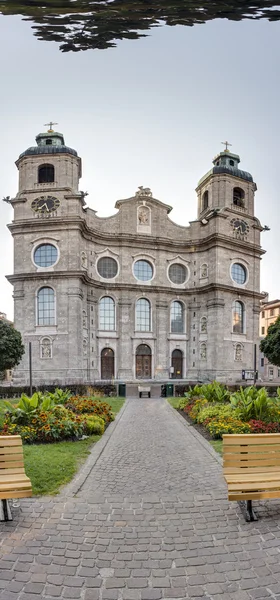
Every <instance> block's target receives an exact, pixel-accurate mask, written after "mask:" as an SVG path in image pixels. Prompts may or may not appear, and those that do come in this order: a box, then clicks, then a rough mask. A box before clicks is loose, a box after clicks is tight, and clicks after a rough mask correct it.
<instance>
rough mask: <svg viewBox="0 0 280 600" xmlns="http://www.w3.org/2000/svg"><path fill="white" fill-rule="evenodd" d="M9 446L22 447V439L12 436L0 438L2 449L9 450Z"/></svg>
mask: <svg viewBox="0 0 280 600" xmlns="http://www.w3.org/2000/svg"><path fill="white" fill-rule="evenodd" d="M9 446H22V439H21V437H20V436H18V435H10V436H8V435H7V436H6V437H3V436H1V437H0V448H7V447H9Z"/></svg>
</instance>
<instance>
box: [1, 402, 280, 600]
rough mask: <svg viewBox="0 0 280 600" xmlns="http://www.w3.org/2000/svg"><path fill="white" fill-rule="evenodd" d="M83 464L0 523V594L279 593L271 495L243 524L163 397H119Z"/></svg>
mask: <svg viewBox="0 0 280 600" xmlns="http://www.w3.org/2000/svg"><path fill="white" fill-rule="evenodd" d="M107 433H109V434H110V429H109V432H107ZM99 448H101V446H99ZM97 449H98V445H97V446H96V447H95V451H96V450H97ZM90 461H91V459H89V463H88V468H87V471H85V472H86V473H87V478H86V480H85V481H84V483H83V484H79V486H78V487H79V488H80V489H79V491H77V490H76V493H74V491H75V485H74V487H73V485H72V487H71V486H70V487H68V488H66V489H65V490H64V491H63V493H62V494H61V495H60V496H57V497H55V498H33V499H24V500H22V501H21V510H20V511H19V510H17V511H16V512H17V514H15V518H14V521H13V522H10V523H5V524H3V523H2V524H0V532H1V533H0V556H1V559H0V599H1V600H39V599H40V600H41V599H43V600H57V598H61V599H66V600H67V599H74V600H80V599H82V600H161V599H165V600H167V599H173V598H177V599H180V598H181V599H183V598H207V599H208V600H251V599H253V600H255V599H258V600H267V599H268V598H273V599H274V600H280V502H279V501H272V502H267V503H263V504H262V505H261V507H260V506H258V508H260V516H261V518H260V520H259V521H258V522H257V523H246V522H245V521H244V518H243V516H242V514H241V513H240V509H239V507H238V505H237V504H236V503H234V502H232V503H229V502H228V501H227V494H226V487H225V484H224V481H223V477H222V470H221V465H220V462H219V461H218V460H217V459H216V458H215V454H214V453H213V451H212V450H211V448H210V447H209V446H208V443H207V442H205V440H200V438H199V436H198V434H197V433H196V432H193V428H192V427H190V426H188V425H187V424H186V423H185V422H183V421H182V420H181V417H178V416H177V414H176V413H175V412H174V411H173V410H172V409H171V408H170V407H169V406H168V405H167V403H166V402H165V400H163V399H158V400H156V399H143V400H129V401H127V403H126V405H125V409H124V411H123V412H122V414H121V417H120V418H119V420H118V422H117V424H116V427H115V429H114V430H113V433H112V435H111V437H109V441H108V443H107V445H106V446H105V448H103V449H102V452H101V454H100V456H99V458H98V460H97V462H96V463H95V465H94V466H93V467H92V469H91V470H90V469H89V466H90V464H91V463H90ZM14 512H15V511H14Z"/></svg>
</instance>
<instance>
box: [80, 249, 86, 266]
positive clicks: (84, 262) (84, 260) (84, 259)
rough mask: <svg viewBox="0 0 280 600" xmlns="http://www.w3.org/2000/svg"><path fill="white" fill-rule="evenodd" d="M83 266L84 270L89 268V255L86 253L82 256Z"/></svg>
mask: <svg viewBox="0 0 280 600" xmlns="http://www.w3.org/2000/svg"><path fill="white" fill-rule="evenodd" d="M81 265H82V269H86V268H87V255H86V253H85V252H82V254H81Z"/></svg>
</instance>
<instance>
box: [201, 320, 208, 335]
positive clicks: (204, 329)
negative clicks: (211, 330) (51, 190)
mask: <svg viewBox="0 0 280 600" xmlns="http://www.w3.org/2000/svg"><path fill="white" fill-rule="evenodd" d="M200 331H201V333H207V319H206V317H202V319H201V324H200Z"/></svg>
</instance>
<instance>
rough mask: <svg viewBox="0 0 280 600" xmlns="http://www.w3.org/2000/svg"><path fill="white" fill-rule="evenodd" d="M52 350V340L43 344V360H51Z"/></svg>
mask: <svg viewBox="0 0 280 600" xmlns="http://www.w3.org/2000/svg"><path fill="white" fill-rule="evenodd" d="M51 357H52V348H51V342H50V340H48V339H46V340H43V342H42V358H51Z"/></svg>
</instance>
